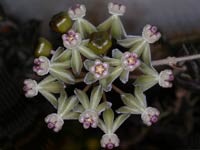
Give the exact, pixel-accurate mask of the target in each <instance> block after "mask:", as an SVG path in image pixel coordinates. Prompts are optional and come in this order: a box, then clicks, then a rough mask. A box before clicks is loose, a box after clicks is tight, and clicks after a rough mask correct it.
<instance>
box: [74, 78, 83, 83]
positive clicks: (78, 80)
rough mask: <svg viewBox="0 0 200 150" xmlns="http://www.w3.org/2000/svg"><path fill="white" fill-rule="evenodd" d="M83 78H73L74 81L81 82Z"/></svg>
mask: <svg viewBox="0 0 200 150" xmlns="http://www.w3.org/2000/svg"><path fill="white" fill-rule="evenodd" d="M83 80H84V79H83V78H78V79H75V82H76V83H81V82H83Z"/></svg>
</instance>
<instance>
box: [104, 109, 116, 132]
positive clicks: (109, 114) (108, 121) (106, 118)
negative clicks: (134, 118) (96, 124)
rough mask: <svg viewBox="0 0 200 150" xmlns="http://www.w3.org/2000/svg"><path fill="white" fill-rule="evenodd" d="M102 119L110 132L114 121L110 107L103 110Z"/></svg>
mask: <svg viewBox="0 0 200 150" xmlns="http://www.w3.org/2000/svg"><path fill="white" fill-rule="evenodd" d="M103 120H104V122H105V125H106V127H107V130H108V132H112V127H113V122H114V113H113V111H112V109H107V110H105V111H104V112H103Z"/></svg>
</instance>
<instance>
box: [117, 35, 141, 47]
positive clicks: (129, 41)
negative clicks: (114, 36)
mask: <svg viewBox="0 0 200 150" xmlns="http://www.w3.org/2000/svg"><path fill="white" fill-rule="evenodd" d="M142 41H144V39H143V38H142V37H141V36H128V37H127V38H126V39H123V40H117V43H118V44H119V45H121V46H123V47H126V48H131V47H133V46H134V45H136V44H137V43H140V42H142Z"/></svg>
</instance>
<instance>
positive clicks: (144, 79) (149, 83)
mask: <svg viewBox="0 0 200 150" xmlns="http://www.w3.org/2000/svg"><path fill="white" fill-rule="evenodd" d="M157 83H158V79H157V77H155V76H151V75H141V76H140V77H138V78H137V79H136V81H135V82H134V83H133V85H134V86H139V87H140V88H141V89H142V91H146V90H148V89H150V88H151V87H153V86H154V85H156V84H157Z"/></svg>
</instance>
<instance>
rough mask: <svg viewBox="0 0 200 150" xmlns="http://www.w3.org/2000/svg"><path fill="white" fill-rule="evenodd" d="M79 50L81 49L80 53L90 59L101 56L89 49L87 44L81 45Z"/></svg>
mask: <svg viewBox="0 0 200 150" xmlns="http://www.w3.org/2000/svg"><path fill="white" fill-rule="evenodd" d="M78 50H79V51H80V53H81V54H82V55H83V56H85V57H86V58H88V59H96V58H99V56H98V55H96V54H95V53H94V52H93V51H92V50H91V49H89V48H88V47H86V46H83V45H81V46H79V47H78Z"/></svg>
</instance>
